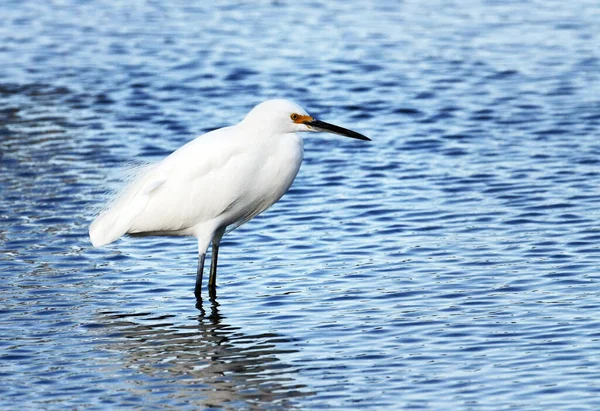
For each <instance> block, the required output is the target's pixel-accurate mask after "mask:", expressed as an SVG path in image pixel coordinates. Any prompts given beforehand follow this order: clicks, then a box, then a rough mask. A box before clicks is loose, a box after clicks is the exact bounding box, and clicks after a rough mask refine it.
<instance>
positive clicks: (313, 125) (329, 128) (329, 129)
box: [304, 119, 371, 141]
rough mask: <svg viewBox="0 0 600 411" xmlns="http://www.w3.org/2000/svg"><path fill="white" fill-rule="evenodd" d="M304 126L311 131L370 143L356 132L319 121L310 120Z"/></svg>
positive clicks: (365, 137)
mask: <svg viewBox="0 0 600 411" xmlns="http://www.w3.org/2000/svg"><path fill="white" fill-rule="evenodd" d="M304 124H306V125H307V126H308V127H309V128H310V129H311V130H313V131H324V132H326V133H333V134H339V135H340V136H346V137H350V138H356V139H358V140H366V141H371V139H370V138H369V137H367V136H363V135H362V134H360V133H357V132H356V131H352V130H348V129H347V128H344V127H340V126H336V125H334V124H329V123H326V122H324V121H321V120H315V119H311V120H308V121H305V122H304Z"/></svg>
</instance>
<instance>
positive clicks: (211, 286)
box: [208, 240, 219, 293]
mask: <svg viewBox="0 0 600 411" xmlns="http://www.w3.org/2000/svg"><path fill="white" fill-rule="evenodd" d="M218 258H219V243H218V242H216V241H214V240H213V246H212V255H211V258H210V277H208V291H209V292H212V293H214V292H215V290H216V288H217V259H218Z"/></svg>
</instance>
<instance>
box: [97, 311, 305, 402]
mask: <svg viewBox="0 0 600 411" xmlns="http://www.w3.org/2000/svg"><path fill="white" fill-rule="evenodd" d="M204 306H208V307H206V308H204ZM199 309H200V311H201V314H200V315H199V316H198V317H197V318H189V321H188V322H187V323H186V324H182V323H179V324H174V323H173V322H170V320H175V321H177V320H176V319H175V318H173V317H175V316H174V315H164V316H155V315H153V314H150V313H137V314H130V313H117V312H100V313H99V314H98V317H99V318H98V322H99V323H101V324H102V325H103V327H102V328H101V329H102V333H103V334H105V333H108V334H110V336H111V337H112V341H111V343H110V344H108V345H106V346H103V347H102V348H104V349H106V350H111V351H115V352H118V353H120V354H121V355H122V358H123V364H122V366H123V367H124V368H126V369H130V370H133V371H134V372H135V373H136V374H139V373H143V374H144V376H145V378H146V379H147V378H150V379H155V380H156V383H155V384H152V383H148V381H146V383H145V384H139V385H135V391H136V395H142V396H143V395H152V394H153V392H155V391H156V390H158V389H160V390H165V392H167V393H168V392H171V390H172V388H169V382H170V381H173V380H176V381H177V386H178V388H177V390H176V392H172V395H174V396H176V397H179V398H181V401H182V402H183V404H186V405H194V406H197V407H199V408H200V409H202V408H221V409H240V408H250V409H293V408H295V398H297V397H303V396H307V395H310V392H309V391H308V389H307V387H306V386H305V385H302V384H298V383H296V382H295V380H294V374H295V372H296V370H295V369H294V368H293V367H291V366H290V365H287V364H285V363H282V362H281V360H280V359H279V358H278V356H279V355H281V354H290V353H294V352H296V350H282V349H280V348H278V346H279V345H282V344H283V343H290V342H291V340H289V339H286V338H284V337H282V336H280V335H277V334H273V333H262V334H256V335H246V334H244V333H243V332H241V331H240V329H239V328H236V327H231V326H230V325H228V324H227V322H226V321H225V320H226V319H225V318H224V317H223V316H221V314H220V313H219V303H218V302H217V301H216V300H212V301H210V302H209V303H208V304H207V303H204V304H202V302H200V304H199Z"/></svg>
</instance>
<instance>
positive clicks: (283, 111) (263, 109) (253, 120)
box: [241, 99, 371, 141]
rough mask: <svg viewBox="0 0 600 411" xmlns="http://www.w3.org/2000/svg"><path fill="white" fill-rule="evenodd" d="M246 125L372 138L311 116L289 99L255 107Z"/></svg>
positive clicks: (264, 129) (275, 130)
mask: <svg viewBox="0 0 600 411" xmlns="http://www.w3.org/2000/svg"><path fill="white" fill-rule="evenodd" d="M241 124H243V125H244V126H247V127H249V128H253V129H254V130H257V131H258V130H260V132H261V133H270V134H284V133H296V132H303V131H313V132H326V133H333V134H339V135H342V136H346V137H351V138H356V139H359V140H368V141H370V140H371V139H370V138H368V137H366V136H363V135H362V134H360V133H357V132H355V131H352V130H348V129H346V128H343V127H339V126H336V125H333V124H330V123H326V122H324V121H320V120H317V119H315V118H313V117H312V116H310V115H309V114H308V113H307V112H306V110H304V109H303V108H302V107H300V106H299V105H298V104H296V103H293V102H291V101H289V100H283V99H275V100H267V101H265V102H263V103H260V104H259V105H258V106H256V107H254V108H253V109H252V110H251V111H250V112H249V113H248V114H247V115H246V117H245V118H244V120H243V121H242V123H241Z"/></svg>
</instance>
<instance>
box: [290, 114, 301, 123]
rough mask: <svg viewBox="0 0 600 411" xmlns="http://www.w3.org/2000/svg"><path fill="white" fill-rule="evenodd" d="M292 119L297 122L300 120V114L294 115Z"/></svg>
mask: <svg viewBox="0 0 600 411" xmlns="http://www.w3.org/2000/svg"><path fill="white" fill-rule="evenodd" d="M290 118H291V119H292V121H296V120H298V119H299V118H300V116H299V115H298V114H296V113H294V114H292V115H291V116H290Z"/></svg>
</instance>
